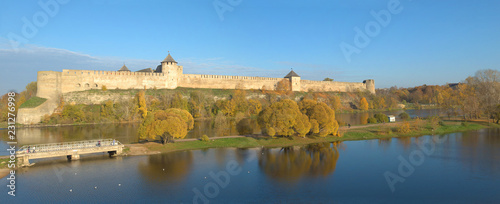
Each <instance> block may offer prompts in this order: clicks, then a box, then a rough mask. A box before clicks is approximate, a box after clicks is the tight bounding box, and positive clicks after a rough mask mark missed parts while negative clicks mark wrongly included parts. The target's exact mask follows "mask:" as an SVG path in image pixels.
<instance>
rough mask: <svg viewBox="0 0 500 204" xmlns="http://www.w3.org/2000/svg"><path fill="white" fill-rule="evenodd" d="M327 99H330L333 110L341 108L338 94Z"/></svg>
mask: <svg viewBox="0 0 500 204" xmlns="http://www.w3.org/2000/svg"><path fill="white" fill-rule="evenodd" d="M329 99H330V104H331V106H332V108H333V110H340V109H341V108H342V104H341V101H340V97H339V96H336V95H335V96H331V97H330V98H329Z"/></svg>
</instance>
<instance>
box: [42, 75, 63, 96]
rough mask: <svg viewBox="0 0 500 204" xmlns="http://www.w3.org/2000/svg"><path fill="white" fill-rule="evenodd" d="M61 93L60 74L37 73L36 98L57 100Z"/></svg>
mask: <svg viewBox="0 0 500 204" xmlns="http://www.w3.org/2000/svg"><path fill="white" fill-rule="evenodd" d="M60 93H61V72H54V71H39V72H38V73H37V92H36V96H38V97H41V98H46V99H51V98H52V99H57V98H58V97H59V94H60Z"/></svg>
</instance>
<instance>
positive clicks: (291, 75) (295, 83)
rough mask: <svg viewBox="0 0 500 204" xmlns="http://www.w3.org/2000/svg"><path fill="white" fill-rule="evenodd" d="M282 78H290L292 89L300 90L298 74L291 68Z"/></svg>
mask: <svg viewBox="0 0 500 204" xmlns="http://www.w3.org/2000/svg"><path fill="white" fill-rule="evenodd" d="M284 78H285V79H289V80H290V86H291V89H292V91H300V76H299V75H298V74H297V73H295V72H294V71H293V69H292V71H290V73H288V74H287V75H286V76H285V77H284Z"/></svg>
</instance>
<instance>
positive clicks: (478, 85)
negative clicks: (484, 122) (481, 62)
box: [471, 69, 500, 121]
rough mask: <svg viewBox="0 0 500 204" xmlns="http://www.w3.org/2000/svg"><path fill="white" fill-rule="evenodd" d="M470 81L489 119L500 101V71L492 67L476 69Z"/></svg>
mask: <svg viewBox="0 0 500 204" xmlns="http://www.w3.org/2000/svg"><path fill="white" fill-rule="evenodd" d="M471 83H472V85H473V86H474V87H475V89H476V93H477V96H478V99H479V102H480V103H479V104H480V106H481V109H482V110H483V112H484V113H485V114H486V116H487V117H488V121H489V119H490V118H493V114H494V112H495V109H496V107H497V105H498V104H499V102H500V91H499V90H500V72H499V71H497V70H492V69H487V70H480V71H477V72H476V74H475V75H474V77H473V80H472V81H471Z"/></svg>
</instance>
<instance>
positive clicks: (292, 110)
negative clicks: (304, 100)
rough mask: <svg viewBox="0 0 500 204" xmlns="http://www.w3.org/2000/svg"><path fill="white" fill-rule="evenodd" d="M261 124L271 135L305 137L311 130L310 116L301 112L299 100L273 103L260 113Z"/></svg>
mask: <svg viewBox="0 0 500 204" xmlns="http://www.w3.org/2000/svg"><path fill="white" fill-rule="evenodd" d="M259 125H260V127H262V128H263V129H264V130H265V132H267V134H268V135H269V136H274V135H280V136H292V135H293V134H298V135H299V136H302V137H304V136H305V134H307V133H308V132H309V131H310V128H311V124H310V122H309V118H308V117H307V116H306V115H305V114H303V113H301V112H300V110H299V106H298V105H297V102H295V101H293V100H290V99H285V100H281V101H279V102H275V103H273V104H271V106H269V107H267V108H266V109H264V110H263V111H262V112H261V113H260V114H259Z"/></svg>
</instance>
